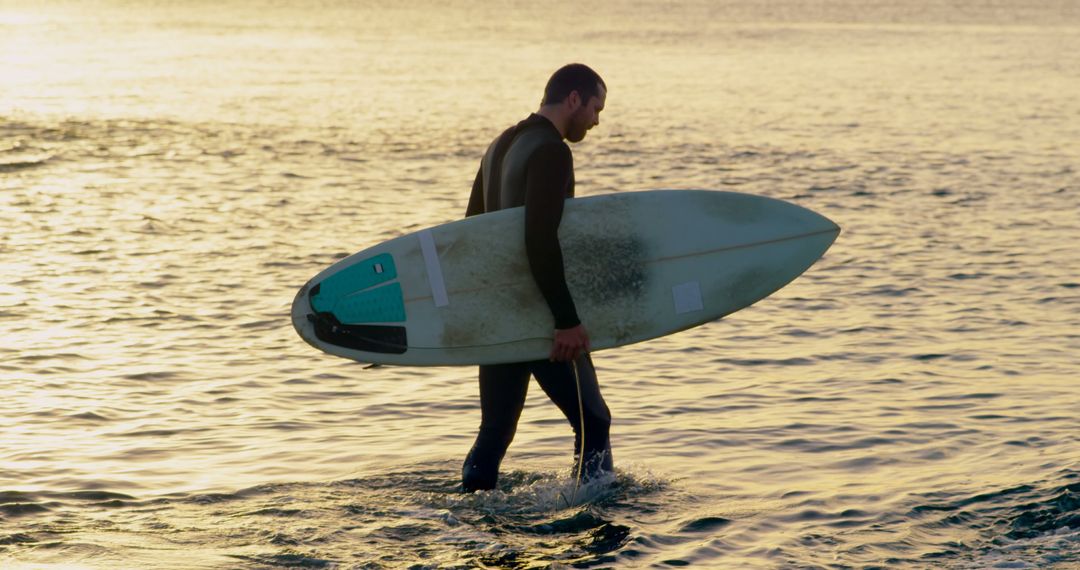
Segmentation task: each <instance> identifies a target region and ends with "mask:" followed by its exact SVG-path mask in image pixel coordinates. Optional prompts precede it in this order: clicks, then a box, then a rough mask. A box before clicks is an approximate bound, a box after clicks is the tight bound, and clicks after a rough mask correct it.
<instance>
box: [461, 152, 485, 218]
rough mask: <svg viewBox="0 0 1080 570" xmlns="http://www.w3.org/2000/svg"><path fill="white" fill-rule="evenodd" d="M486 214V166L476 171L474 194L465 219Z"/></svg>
mask: <svg viewBox="0 0 1080 570" xmlns="http://www.w3.org/2000/svg"><path fill="white" fill-rule="evenodd" d="M483 213H484V165H483V163H481V164H480V168H479V169H478V170H477V171H476V178H475V179H474V180H473V183H472V194H469V205H468V207H466V208H465V217H466V218H468V217H469V216H475V215H477V214H483Z"/></svg>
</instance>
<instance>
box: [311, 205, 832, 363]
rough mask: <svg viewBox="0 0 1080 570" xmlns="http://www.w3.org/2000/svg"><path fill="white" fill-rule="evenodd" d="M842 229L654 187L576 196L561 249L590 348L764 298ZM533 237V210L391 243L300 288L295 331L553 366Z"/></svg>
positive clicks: (342, 348)
mask: <svg viewBox="0 0 1080 570" xmlns="http://www.w3.org/2000/svg"><path fill="white" fill-rule="evenodd" d="M839 233H840V228H839V227H838V226H837V225H836V224H835V223H833V222H832V221H830V220H829V219H827V218H825V217H824V216H821V215H819V214H817V213H815V212H812V211H810V210H808V209H806V208H803V207H800V206H797V205H795V204H792V203H789V202H785V201H782V200H777V199H772V198H767V197H763V196H756V195H750V194H741V193H735V192H720V191H709V190H650V191H639V192H627V193H617V194H607V195H601V196H591V197H586V198H575V199H571V200H568V201H567V203H566V206H565V209H564V212H563V219H562V222H561V224H560V226H559V242H560V244H561V247H562V251H563V264H564V267H565V269H566V277H567V285H568V287H569V288H570V293H571V295H572V296H573V299H574V303H575V305H576V307H577V311H578V316H579V317H580V318H581V321H582V323H583V324H584V325H585V327H586V329H587V330H588V331H589V337H590V342H591V344H592V350H593V351H594V352H595V351H597V350H603V349H607V348H612V347H617V346H623V345H627V344H632V343H636V342H641V341H644V340H648V339H652V338H656V337H660V336H664V335H668V334H672V333H675V332H678V331H681V330H685V329H688V328H690V327H694V326H697V325H701V324H703V323H707V322H710V321H713V320H716V319H719V318H721V317H723V316H725V315H728V314H730V313H733V312H735V311H738V310H739V309H742V308H744V307H746V306H748V305H750V304H752V303H754V302H756V301H758V300H760V299H763V298H764V297H766V296H768V295H770V294H771V293H773V292H774V291H776V290H778V289H780V288H781V287H783V286H784V285H786V284H788V283H789V282H790V281H792V280H793V279H795V278H796V277H798V276H799V275H800V274H802V273H803V272H804V271H806V269H808V268H809V267H810V266H811V265H812V264H813V263H814V262H815V261H817V260H818V258H820V257H821V256H822V255H823V254H824V253H825V251H826V250H827V249H828V248H829V246H831V245H832V243H833V241H834V240H835V239H836V237H837V235H839ZM524 241H525V240H524V208H510V209H506V210H500V211H498V212H492V213H488V214H482V215H479V216H472V217H470V218H465V219H462V220H457V221H453V222H449V223H445V224H442V225H439V226H435V227H431V228H428V229H424V230H421V231H418V232H414V233H410V234H407V235H403V236H400V237H397V238H394V239H391V240H389V241H386V242H383V243H381V244H378V245H376V246H374V247H371V248H369V249H365V250H363V251H361V252H359V253H356V254H353V255H351V256H349V257H346V258H345V259H342V260H340V261H338V262H337V263H334V264H333V265H331V266H330V267H328V268H326V269H325V270H323V271H322V272H320V273H319V274H318V275H316V276H315V277H314V278H312V279H311V280H310V281H308V282H307V284H305V285H304V286H303V287H301V288H300V290H299V292H298V293H297V295H296V297H295V299H294V301H293V305H292V322H293V326H294V327H295V328H296V331H297V332H298V333H299V334H300V336H301V338H303V339H304V340H305V341H307V342H308V343H309V344H311V345H312V346H314V347H315V348H318V349H319V350H321V351H323V352H326V353H329V354H333V355H337V356H342V357H345V358H351V359H354V360H358V361H360V362H369V363H374V364H393V365H416V366H443V365H475V364H496V363H502V362H521V361H528V360H537V359H542V358H547V356H548V353H549V351H550V348H551V342H552V332H553V329H554V318H553V317H552V315H551V312H550V310H549V309H548V306H547V304H546V302H545V301H544V298H543V297H542V295H541V294H540V290H539V289H538V287H537V285H536V283H535V281H534V280H533V277H532V274H531V273H530V270H529V266H528V261H527V258H526V256H525V243H524Z"/></svg>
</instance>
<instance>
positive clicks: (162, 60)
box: [0, 0, 1080, 569]
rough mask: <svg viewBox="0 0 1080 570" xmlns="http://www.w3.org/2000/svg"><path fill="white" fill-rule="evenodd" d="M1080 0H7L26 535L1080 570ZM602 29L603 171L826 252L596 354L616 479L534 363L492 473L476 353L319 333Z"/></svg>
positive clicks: (15, 509)
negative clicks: (425, 356)
mask: <svg viewBox="0 0 1080 570" xmlns="http://www.w3.org/2000/svg"><path fill="white" fill-rule="evenodd" d="M1078 54H1080V17H1078V14H1077V10H1076V7H1075V5H1074V3H1072V2H1067V1H1061V2H1051V1H1045V2H996V3H994V4H992V5H979V6H977V7H976V6H974V5H972V6H967V5H953V4H941V3H934V2H910V3H865V4H861V5H859V6H858V7H853V6H852V5H851V4H850V3H845V2H832V1H826V0H807V1H805V2H796V3H786V4H783V5H777V4H775V3H767V2H753V1H750V0H746V1H742V0H740V1H735V2H724V3H711V2H696V1H690V2H684V3H680V4H671V5H664V6H652V5H648V4H642V3H635V2H621V1H620V2H610V3H604V4H603V5H599V6H592V7H586V6H583V5H580V4H574V3H569V2H558V3H554V4H551V3H548V4H543V5H540V4H535V5H534V4H528V3H524V2H511V3H504V4H499V5H497V6H495V5H492V6H487V5H474V4H471V3H466V2H450V3H435V2H419V1H418V2H406V3H391V2H359V3H353V2H344V1H341V2H338V1H330V2H324V3H320V4H319V5H318V6H317V7H312V6H309V5H306V4H305V5H301V4H298V3H286V2H282V3H261V2H249V1H237V2H228V3H224V4H222V3H211V2H192V3H182V4H170V3H150V4H140V5H138V6H135V5H130V4H127V3H122V2H113V1H109V0H102V1H100V2H95V3H92V4H83V3H74V2H44V3H40V4H38V5H34V6H30V5H26V4H16V3H11V2H2V1H0V73H2V82H0V229H2V232H0V268H2V272H0V323H2V324H3V327H2V329H0V330H2V331H3V332H2V333H0V389H2V390H3V393H4V394H5V399H4V404H3V408H2V409H0V411H2V413H0V430H2V432H3V433H4V434H5V445H4V446H3V449H2V451H0V566H3V567H5V568H6V567H16V568H19V567H34V568H37V567H63V568H95V569H96V568H276V567H296V566H305V567H319V568H331V567H341V568H400V567H415V568H477V567H481V568H484V567H486V568H533V567H539V568H545V567H551V568H558V567H567V566H575V567H620V568H622V567H627V568H634V567H665V566H675V565H691V566H695V567H702V568H816V567H844V568H856V567H857V568H874V567H887V568H939V567H940V568H988V567H1009V568H1071V567H1074V566H1075V565H1076V564H1077V563H1080V535H1078V533H1077V524H1076V520H1077V516H1078V513H1077V499H1076V496H1077V493H1080V481H1078V477H1080V475H1078V471H1077V461H1078V459H1077V455H1076V443H1077V436H1076V434H1077V433H1080V430H1078V429H1077V427H1078V426H1077V422H1076V418H1077V412H1080V408H1078V407H1077V403H1076V402H1077V401H1078V398H1077V396H1078V394H1077V386H1076V383H1075V378H1076V376H1077V359H1076V356H1075V355H1076V354H1077V350H1078V349H1080V340H1078V336H1077V333H1076V331H1078V330H1080V327H1078V325H1080V321H1078V316H1077V315H1080V312H1078V311H1077V308H1078V303H1080V297H1078V294H1077V290H1078V289H1080V283H1078V280H1077V275H1078V274H1080V271H1078V270H1080V267H1078V265H1077V261H1076V259H1077V258H1076V256H1075V254H1074V252H1073V249H1074V247H1073V245H1072V244H1073V243H1074V242H1075V238H1077V237H1080V231H1078V229H1080V228H1078V219H1077V217H1076V211H1077V208H1076V206H1077V199H1076V196H1077V192H1078V191H1080V176H1078V175H1077V170H1076V169H1077V165H1078V164H1080V151H1078V150H1077V149H1078V148H1080V144H1078V143H1080V121H1078V120H1077V117H1080V99H1077V98H1076V97H1075V96H1073V95H1074V94H1075V93H1077V92H1080V79H1078V78H1080V55H1078ZM578 60H580V61H585V62H587V63H589V64H590V65H592V66H594V67H595V68H596V69H598V70H599V71H600V72H601V73H602V74H603V75H604V77H605V80H606V82H607V84H608V85H609V88H610V91H609V97H608V101H607V107H606V109H605V111H604V114H603V118H602V121H601V125H600V127H598V128H597V129H594V130H593V131H592V132H591V133H590V135H589V138H587V139H586V140H585V141H584V142H583V143H581V144H578V145H575V146H574V147H573V150H574V160H575V166H576V178H577V192H578V195H586V196H587V195H595V194H604V193H609V192H626V191H635V190H645V189H652V188H710V189H721V190H731V191H737V192H747V193H752V194H760V195H765V196H770V197H775V198H780V199H784V200H789V201H792V202H794V203H796V204H799V205H801V206H804V207H807V208H810V209H812V210H814V211H817V212H820V213H822V214H824V215H826V216H828V217H829V218H831V219H833V220H834V221H836V222H837V223H838V224H839V225H840V226H841V227H843V229H844V233H843V234H842V235H841V237H840V239H839V240H838V242H837V243H836V244H835V245H834V246H833V248H832V249H831V250H830V251H829V252H828V253H827V255H826V256H825V257H824V258H823V259H822V260H821V261H820V262H819V263H818V264H817V265H815V266H814V267H812V268H811V269H810V270H809V271H808V272H807V273H806V274H805V275H803V276H802V277H800V278H799V279H797V280H796V281H795V282H793V283H792V284H791V285H789V286H788V287H786V288H784V289H782V290H781V291H779V292H777V293H776V294H774V295H773V296H771V297H769V298H768V299H765V300H764V301H762V302H760V303H759V304H757V305H755V306H753V307H751V308H749V309H746V310H744V311H741V312H739V313H736V314H734V315H731V316H730V317H728V318H726V319H724V320H722V321H718V322H715V323H710V324H708V325H705V326H702V327H698V328H695V329H692V330H689V331H686V332H683V333H679V334H677V335H673V336H668V337H664V338H662V339H657V340H654V341H650V342H647V343H643V344H638V345H632V346H628V347H623V348H619V349H613V350H610V351H604V352H600V353H597V354H596V356H595V360H596V363H597V367H598V369H599V375H600V382H601V385H602V389H603V391H604V396H605V398H606V400H607V402H608V405H609V406H610V408H611V410H612V414H613V418H614V420H613V426H612V440H613V448H614V449H613V451H614V457H615V461H616V468H617V474H616V476H615V480H614V481H608V482H606V484H604V485H591V486H587V487H586V488H585V489H583V490H581V492H580V494H578V496H580V497H581V498H582V499H583V500H582V501H581V504H577V505H574V506H572V507H571V506H568V505H567V503H568V502H569V501H568V499H567V497H569V496H571V495H573V494H575V493H574V482H573V480H572V478H571V477H570V476H569V475H568V474H569V472H570V467H571V463H572V457H571V455H572V450H573V439H572V437H573V436H572V432H571V430H570V429H568V426H566V422H565V419H564V418H563V417H562V415H561V414H560V413H559V411H558V410H557V409H555V407H554V406H552V405H551V403H550V402H549V401H548V400H547V398H546V397H545V396H544V394H543V393H542V391H540V390H537V389H536V388H535V387H534V388H533V389H532V393H531V394H530V395H529V397H528V400H527V404H526V409H525V411H524V413H523V416H522V421H521V424H520V426H519V429H518V433H517V436H516V438H515V441H514V445H513V446H512V447H511V448H510V453H509V455H508V456H507V458H506V459H505V460H504V464H503V477H502V479H501V480H500V486H499V489H498V490H497V491H493V492H490V493H479V494H473V495H466V494H463V493H461V492H460V466H461V461H462V459H463V457H464V454H465V453H466V452H467V451H468V449H469V446H470V445H471V444H472V440H473V438H474V437H475V433H476V428H477V425H478V423H479V408H478V402H477V394H476V392H477V388H476V380H475V370H473V369H470V368H434V369H425V368H405V367H384V368H374V369H365V368H364V367H363V365H360V364H358V363H353V362H350V361H346V360H343V359H337V358H333V357H330V356H326V355H322V354H320V353H318V352H316V351H315V350H313V349H311V348H310V347H308V346H307V345H305V344H304V343H303V342H302V341H301V340H300V339H299V338H298V337H297V336H296V334H295V333H294V332H293V330H292V328H291V326H290V323H289V318H288V314H287V313H288V308H289V303H290V301H291V300H292V298H293V295H294V294H295V292H296V290H297V288H298V287H299V286H300V285H302V284H303V283H304V282H305V281H306V280H307V279H308V278H310V277H311V276H313V275H314V274H315V273H316V272H318V271H319V270H321V269H322V268H323V267H326V266H327V265H329V264H330V263H332V262H334V261H335V260H337V259H340V258H341V257H343V256H345V255H348V254H350V253H352V252H355V251H358V250H360V249H362V248H365V247H368V246H370V245H373V244H375V243H378V242H380V241H383V240H386V239H389V238H392V237H394V236H397V235H401V234H403V233H406V232H412V231H416V230H419V229H421V228H424V227H428V226H431V225H434V224H438V223H443V222H446V221H449V220H453V219H457V218H459V217H461V215H462V214H463V212H464V208H465V202H466V200H467V197H468V188H469V184H470V182H471V180H472V177H473V175H474V174H475V171H476V168H477V165H478V162H479V158H480V156H481V154H482V153H483V151H484V149H485V147H486V145H487V144H488V143H489V142H490V140H491V138H492V137H494V136H495V135H496V134H498V133H499V132H500V131H501V129H503V128H505V127H507V126H509V125H510V124H512V123H514V122H516V121H517V120H519V119H521V118H523V117H524V116H525V115H526V114H528V113H529V112H531V111H533V110H535V107H536V104H537V103H538V100H539V96H540V90H541V88H542V85H543V82H544V81H545V80H546V78H547V76H548V74H550V73H551V71H552V70H553V69H554V68H555V67H557V66H558V65H561V64H562V63H565V62H568V61H578Z"/></svg>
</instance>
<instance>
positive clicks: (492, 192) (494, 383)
mask: <svg viewBox="0 0 1080 570" xmlns="http://www.w3.org/2000/svg"><path fill="white" fill-rule="evenodd" d="M606 98H607V86H606V85H605V84H604V80H603V79H601V78H600V76H599V75H598V74H597V73H596V72H595V71H593V70H592V69H589V68H588V67H587V66H585V65H582V64H570V65H567V66H565V67H562V68H560V69H559V70H558V71H556V72H555V73H554V74H553V75H552V76H551V79H549V80H548V83H547V86H546V87H545V88H544V98H543V101H541V103H540V110H539V111H537V112H536V113H533V114H532V115H530V116H529V117H528V118H526V119H525V120H523V121H521V122H520V123H518V124H517V125H515V126H513V127H511V128H509V129H507V130H506V131H505V132H503V133H502V134H501V135H499V136H498V137H497V138H496V139H495V140H494V141H493V142H492V143H491V145H490V146H489V147H488V149H487V152H486V153H485V154H484V158H483V160H482V161H481V163H480V170H479V171H478V172H477V173H476V180H475V181H474V182H473V188H472V195H471V196H470V197H469V206H468V209H467V211H466V212H465V215H466V217H468V216H473V215H476V214H482V213H485V212H493V211H495V210H500V209H503V208H513V207H516V206H524V207H525V228H524V232H523V233H524V234H525V250H526V253H527V255H528V258H529V268H530V270H531V271H532V276H533V278H534V279H535V280H536V284H537V285H538V287H539V289H540V292H541V293H542V294H543V296H544V299H545V300H546V301H547V304H548V307H549V308H550V309H551V314H552V317H553V319H554V333H553V336H554V341H553V343H552V347H551V354H550V355H549V358H548V360H538V361H533V362H518V363H511V364H497V365H489V366H481V367H480V408H481V422H480V434H479V435H478V436H477V437H476V443H475V444H473V447H472V450H471V451H469V455H468V457H466V458H465V465H464V467H463V468H462V482H463V487H464V489H465V491H466V492H471V491H476V490H481V489H493V488H494V487H495V482H496V480H497V479H498V476H499V463H500V462H501V461H502V458H503V456H504V455H505V454H506V449H507V448H508V447H509V446H510V442H511V441H512V440H513V438H514V432H515V431H516V430H517V422H518V418H519V417H521V409H522V407H523V406H524V405H525V394H526V392H527V391H528V387H529V376H530V375H532V376H535V377H536V380H537V382H538V383H539V384H540V387H541V388H543V390H544V392H546V393H547V395H548V397H549V398H551V400H552V401H553V402H555V404H556V405H557V406H558V407H559V409H560V410H562V412H563V414H565V415H566V419H567V420H569V421H570V425H571V426H573V429H574V433H575V436H576V437H575V438H574V453H575V456H578V457H580V456H579V454H581V453H584V469H583V475H584V477H585V478H589V477H595V476H596V475H597V474H599V473H601V472H603V471H611V470H612V460H611V444H610V442H609V440H608V430H609V427H610V425H611V413H610V412H609V411H608V407H607V404H605V403H604V398H603V397H602V396H601V395H600V386H599V384H598V383H597V381H596V371H595V369H594V368H593V365H592V360H591V359H590V357H589V354H588V351H589V334H588V331H587V330H586V329H585V326H584V325H583V324H581V321H580V319H578V315H577V310H576V308H575V306H574V300H573V298H572V297H571V295H570V290H569V288H567V286H566V278H565V273H564V268H563V260H562V250H561V248H560V246H559V236H558V229H559V222H560V221H561V219H562V212H563V203H564V201H565V200H566V199H567V198H571V197H573V195H574V162H573V156H572V154H571V153H570V147H569V146H567V144H566V143H565V142H563V140H564V139H565V140H568V141H570V142H574V143H576V142H580V141H581V140H582V139H584V138H585V133H586V132H588V130H589V129H591V128H593V127H595V126H596V125H598V124H600V111H602V110H603V109H604V102H605V100H606ZM508 237H512V238H513V239H520V238H519V237H518V236H517V235H515V236H508ZM578 383H580V389H581V401H580V408H581V409H583V410H584V414H579V412H578V410H579V400H578ZM582 416H584V417H582ZM581 426H584V431H585V433H584V448H583V449H582V434H581V433H580V430H581Z"/></svg>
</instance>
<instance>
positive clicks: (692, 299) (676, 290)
mask: <svg viewBox="0 0 1080 570" xmlns="http://www.w3.org/2000/svg"><path fill="white" fill-rule="evenodd" d="M671 296H672V297H674V298H675V314H676V315H682V314H684V313H693V312H694V311H700V310H703V309H704V308H705V304H704V303H702V301H701V285H699V284H698V282H697V281H688V282H686V283H680V284H678V285H676V286H674V287H672V288H671Z"/></svg>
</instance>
